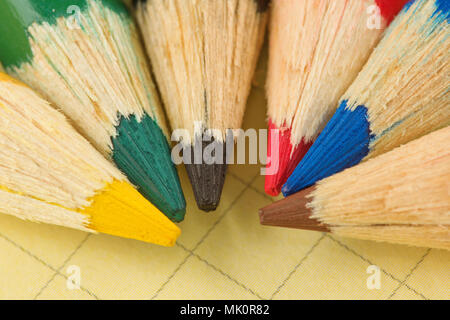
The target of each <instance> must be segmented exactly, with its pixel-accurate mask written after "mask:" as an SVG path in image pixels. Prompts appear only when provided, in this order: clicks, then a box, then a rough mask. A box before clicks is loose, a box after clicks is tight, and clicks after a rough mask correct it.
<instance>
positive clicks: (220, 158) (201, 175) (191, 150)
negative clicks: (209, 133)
mask: <svg viewBox="0 0 450 320" xmlns="http://www.w3.org/2000/svg"><path fill="white" fill-rule="evenodd" d="M207 140H209V141H203V138H202V139H201V140H200V138H197V140H196V141H195V143H194V145H193V146H192V145H189V146H186V147H185V148H184V149H183V158H184V160H185V167H186V171H187V174H188V176H189V180H190V181H191V184H192V189H193V191H194V196H195V201H196V202H197V206H198V208H199V209H200V210H203V211H206V212H209V211H214V210H216V209H217V206H218V205H219V202H220V197H221V195H222V189H223V185H224V182H225V175H226V172H227V164H226V159H227V156H226V148H225V144H224V143H223V142H221V141H218V140H215V138H212V137H208V139H207ZM211 147H214V148H213V150H214V153H213V154H211V155H210V157H211V158H210V159H205V158H202V159H201V161H199V163H196V160H199V159H196V154H198V153H199V154H201V155H202V157H203V156H204V153H203V151H204V150H205V151H206V148H211ZM187 156H190V157H188V158H187ZM187 159H189V160H187Z"/></svg>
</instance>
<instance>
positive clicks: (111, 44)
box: [0, 0, 185, 221]
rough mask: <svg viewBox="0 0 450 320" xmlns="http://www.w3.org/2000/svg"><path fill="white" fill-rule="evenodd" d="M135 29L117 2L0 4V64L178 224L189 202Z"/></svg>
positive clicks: (25, 0)
mask: <svg viewBox="0 0 450 320" xmlns="http://www.w3.org/2000/svg"><path fill="white" fill-rule="evenodd" d="M138 40H139V39H138V36H137V31H136V27H135V25H134V24H133V20H132V19H131V17H130V16H129V13H128V11H127V9H126V7H125V6H124V5H123V4H122V2H120V1H119V0H46V1H41V0H4V1H0V47H1V48H2V49H1V50H0V61H1V62H2V63H3V65H4V67H5V69H6V71H7V72H8V73H9V74H11V75H13V76H14V77H17V78H19V79H21V80H23V81H24V82H25V83H27V84H28V85H30V86H31V87H32V88H33V89H35V90H36V91H38V92H39V93H40V94H42V95H43V96H44V97H46V98H47V100H50V101H51V102H53V103H54V104H55V105H56V106H58V107H59V108H61V110H62V111H63V112H64V113H65V115H66V116H67V117H69V118H70V119H71V120H72V121H73V123H74V125H75V126H76V128H77V129H78V130H80V132H81V133H82V134H83V135H84V136H85V137H86V138H87V139H88V140H89V141H90V142H91V143H92V144H93V145H94V146H95V147H96V148H97V149H98V150H99V151H101V152H102V153H103V154H104V155H105V156H106V157H108V158H109V159H111V160H113V161H114V162H115V163H116V165H117V166H118V167H119V169H120V170H122V171H123V172H124V173H125V174H126V175H127V176H128V178H129V179H130V181H131V182H132V183H133V184H134V185H136V186H138V188H139V191H140V192H141V193H142V194H143V195H144V196H145V197H146V198H147V199H149V200H150V201H151V202H152V203H153V204H154V205H155V206H157V207H158V208H159V209H160V210H161V211H163V212H164V213H165V214H167V216H168V217H169V218H170V219H172V220H173V221H181V220H183V217H184V214H185V200H184V196H183V193H182V191H181V187H180V183H179V180H178V175H177V173H176V171H175V167H174V165H173V163H172V161H171V157H170V151H169V144H168V135H167V129H166V125H165V120H164V115H163V111H162V108H161V106H160V103H159V98H158V94H157V92H156V89H155V87H154V84H153V83H152V80H151V77H150V71H149V69H148V65H147V63H146V60H145V55H144V51H143V48H142V47H141V45H140V44H139V41H138Z"/></svg>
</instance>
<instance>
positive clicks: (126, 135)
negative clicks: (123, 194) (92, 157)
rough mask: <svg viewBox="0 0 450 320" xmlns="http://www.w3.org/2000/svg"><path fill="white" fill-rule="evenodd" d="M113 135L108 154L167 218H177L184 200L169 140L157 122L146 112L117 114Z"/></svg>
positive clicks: (179, 217) (181, 212)
mask: <svg viewBox="0 0 450 320" xmlns="http://www.w3.org/2000/svg"><path fill="white" fill-rule="evenodd" d="M116 130H117V136H116V137H114V138H113V140H112V142H113V147H114V150H113V153H112V158H113V160H114V162H115V163H116V165H117V166H118V167H119V168H120V169H121V170H122V171H123V172H124V173H125V175H127V176H128V179H129V180H130V181H131V183H133V184H134V185H136V186H137V187H138V190H139V192H141V193H142V195H143V196H145V197H146V198H147V199H148V200H150V201H151V202H152V203H153V204H154V205H155V206H156V207H157V208H158V209H160V210H161V211H162V212H163V213H164V214H165V215H166V216H167V217H168V218H169V219H171V220H172V221H174V222H181V221H183V219H184V215H185V212H186V201H185V199H184V195H183V191H182V190H181V186H180V181H179V178H178V174H177V172H176V170H175V166H174V164H173V162H172V159H171V156H170V149H169V144H168V142H167V140H166V137H165V136H164V134H163V132H162V130H161V129H160V127H159V126H158V124H157V123H156V122H155V121H154V120H153V119H152V118H151V117H149V116H148V115H145V116H144V117H143V118H142V119H141V120H140V121H139V122H138V121H137V119H136V117H135V116H134V115H132V116H130V117H129V118H128V119H127V118H125V117H123V116H122V117H121V118H120V123H119V125H118V126H117V127H116Z"/></svg>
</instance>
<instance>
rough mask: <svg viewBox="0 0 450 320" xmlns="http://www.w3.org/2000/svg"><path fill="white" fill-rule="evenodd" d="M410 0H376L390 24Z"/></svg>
mask: <svg viewBox="0 0 450 320" xmlns="http://www.w3.org/2000/svg"><path fill="white" fill-rule="evenodd" d="M409 1H410V0H375V2H376V4H377V5H378V7H379V8H380V11H381V15H382V16H383V18H384V19H386V22H387V23H388V24H390V23H391V22H392V20H394V18H395V16H396V15H397V14H398V13H399V12H400V11H401V10H402V9H403V7H404V6H405V4H406V3H407V2H409Z"/></svg>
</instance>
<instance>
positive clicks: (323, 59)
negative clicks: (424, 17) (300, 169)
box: [265, 0, 408, 196]
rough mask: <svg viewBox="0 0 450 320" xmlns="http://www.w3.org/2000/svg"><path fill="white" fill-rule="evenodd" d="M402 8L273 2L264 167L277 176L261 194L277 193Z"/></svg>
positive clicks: (373, 0) (380, 3) (380, 0)
mask: <svg viewBox="0 0 450 320" xmlns="http://www.w3.org/2000/svg"><path fill="white" fill-rule="evenodd" d="M407 1H408V0H363V1H360V0H358V1H354V0H338V1H336V0H302V1H298V0H283V1H273V4H272V8H271V15H270V17H271V18H270V24H269V26H270V28H269V30H270V50H269V68H268V78H267V97H268V115H269V144H268V159H270V161H269V164H268V167H271V166H272V165H273V164H274V162H276V163H278V170H276V173H274V174H269V175H266V183H265V190H266V192H267V193H268V194H269V195H272V196H276V195H278V194H279V193H280V191H281V187H282V185H283V184H284V183H285V182H286V180H287V178H288V177H289V176H290V175H291V174H292V172H293V171H294V169H295V167H296V166H297V164H298V163H299V162H300V160H301V159H302V158H303V156H304V155H305V154H306V152H307V151H308V149H309V148H310V147H311V145H312V143H313V141H314V140H315V139H316V138H317V136H318V135H319V133H320V132H321V131H322V129H323V128H324V127H325V125H326V123H327V121H328V120H330V118H331V116H332V115H333V113H334V112H335V111H336V105H337V104H338V102H339V98H340V97H341V96H342V95H343V94H344V93H345V90H346V89H347V88H348V87H349V86H350V84H351V83H352V82H353V80H354V79H355V78H356V76H357V75H358V73H359V71H360V70H361V69H362V67H363V66H364V64H365V63H366V62H367V59H368V58H369V56H370V53H371V52H372V50H373V49H374V47H375V46H376V45H377V44H378V42H379V40H380V39H381V36H382V33H383V31H384V30H385V29H386V27H387V26H388V25H389V23H390V22H391V21H392V19H393V18H394V16H395V15H396V14H397V13H398V12H399V11H400V10H401V9H402V7H403V6H404V4H405V3H406V2H407ZM272 130H278V132H277V135H278V136H277V137H272V135H273V131H272ZM272 139H274V141H272Z"/></svg>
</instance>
